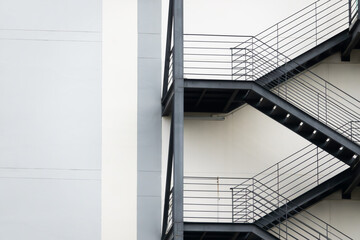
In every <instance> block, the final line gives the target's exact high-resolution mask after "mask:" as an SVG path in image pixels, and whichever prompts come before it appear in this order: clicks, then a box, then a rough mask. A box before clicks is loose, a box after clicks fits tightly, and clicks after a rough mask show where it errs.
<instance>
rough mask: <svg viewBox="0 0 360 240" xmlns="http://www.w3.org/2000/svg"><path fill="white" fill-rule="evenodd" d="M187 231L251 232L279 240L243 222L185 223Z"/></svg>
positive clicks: (263, 237) (253, 225)
mask: <svg viewBox="0 0 360 240" xmlns="http://www.w3.org/2000/svg"><path fill="white" fill-rule="evenodd" d="M184 231H185V232H207V233H248V232H251V233H253V234H255V235H256V236H258V237H260V238H262V239H265V240H277V239H278V238H276V237H274V236H273V235H271V234H270V233H268V232H266V231H264V230H263V229H261V228H259V227H258V226H256V225H255V224H246V223H244V224H241V223H184Z"/></svg>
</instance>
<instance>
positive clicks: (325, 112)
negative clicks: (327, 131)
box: [325, 82, 327, 125]
mask: <svg viewBox="0 0 360 240" xmlns="http://www.w3.org/2000/svg"><path fill="white" fill-rule="evenodd" d="M325 124H326V125H327V82H325Z"/></svg>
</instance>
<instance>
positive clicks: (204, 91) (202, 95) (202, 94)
mask: <svg viewBox="0 0 360 240" xmlns="http://www.w3.org/2000/svg"><path fill="white" fill-rule="evenodd" d="M206 91H207V90H206V89H204V90H203V91H202V93H201V95H200V97H199V99H198V100H197V102H196V104H195V108H197V107H198V106H199V105H200V103H201V100H202V99H203V98H204V96H205V94H206Z"/></svg>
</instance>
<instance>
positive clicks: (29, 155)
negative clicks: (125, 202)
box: [0, 0, 101, 240]
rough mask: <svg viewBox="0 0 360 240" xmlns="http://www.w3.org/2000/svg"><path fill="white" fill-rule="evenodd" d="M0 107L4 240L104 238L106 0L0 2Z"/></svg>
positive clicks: (0, 225)
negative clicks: (103, 11) (103, 14)
mask: <svg viewBox="0 0 360 240" xmlns="http://www.w3.org/2000/svg"><path fill="white" fill-rule="evenodd" d="M84 6H85V7H84ZM0 112H1V114H0V192H1V198H0V239H7V240H19V239H29V240H32V239H34V240H35V239H36V240H48V239H54V240H56V239H59V240H60V239H61V240H65V239H69V240H72V239H87V240H95V239H100V224H101V219H100V211H101V209H100V201H101V198H100V197H101V195H100V193H101V192H100V186H101V1H100V0H63V1H44V0H33V1H27V0H12V1H1V2H0Z"/></svg>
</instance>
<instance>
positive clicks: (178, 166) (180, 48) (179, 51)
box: [172, 0, 184, 240]
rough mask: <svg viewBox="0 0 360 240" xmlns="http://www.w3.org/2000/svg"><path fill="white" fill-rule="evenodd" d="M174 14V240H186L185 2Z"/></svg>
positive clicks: (178, 3)
mask: <svg viewBox="0 0 360 240" xmlns="http://www.w3.org/2000/svg"><path fill="white" fill-rule="evenodd" d="M173 1H174V4H173V7H174V8H173V14H174V41H173V42H174V47H173V65H174V66H173V67H174V70H173V71H174V77H173V78H174V83H173V84H174V90H173V91H174V96H173V99H174V100H173V112H172V114H173V115H172V117H173V118H174V168H173V170H174V171H173V174H174V178H173V185H174V186H173V204H174V208H173V209H174V212H173V219H174V220H173V233H174V238H173V239H174V240H183V239H184V21H183V17H184V13H183V7H184V4H183V0H173Z"/></svg>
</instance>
